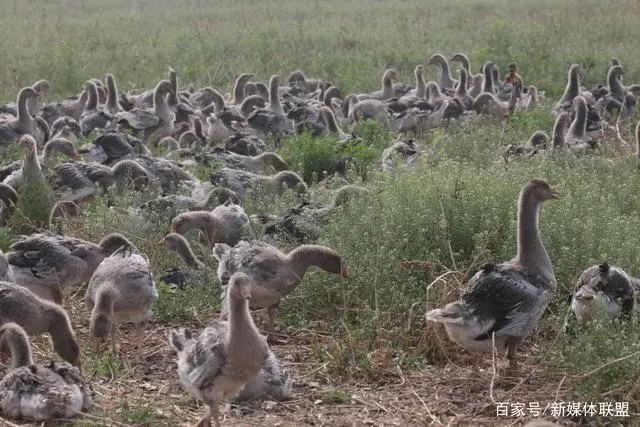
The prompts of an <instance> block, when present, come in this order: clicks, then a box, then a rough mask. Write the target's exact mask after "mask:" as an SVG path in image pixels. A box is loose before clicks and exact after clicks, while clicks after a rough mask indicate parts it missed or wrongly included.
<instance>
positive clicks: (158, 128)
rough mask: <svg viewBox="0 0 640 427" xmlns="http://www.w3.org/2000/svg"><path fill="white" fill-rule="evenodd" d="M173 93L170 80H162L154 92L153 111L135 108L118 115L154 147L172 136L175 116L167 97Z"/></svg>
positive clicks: (117, 115) (119, 118)
mask: <svg viewBox="0 0 640 427" xmlns="http://www.w3.org/2000/svg"><path fill="white" fill-rule="evenodd" d="M172 93H173V86H172V85H171V82H170V81H169V80H160V82H158V84H157V85H156V87H155V89H154V91H153V107H152V109H151V110H147V109H141V108H134V109H132V110H129V111H122V112H120V113H118V114H116V118H117V119H118V120H119V121H120V123H124V122H126V123H127V124H128V125H129V127H131V128H132V129H134V130H137V131H142V132H143V134H144V139H145V140H147V141H148V142H150V143H151V144H152V145H154V144H155V143H157V142H158V141H159V140H160V139H162V138H163V137H165V136H170V135H171V130H172V129H173V121H174V119H175V114H174V113H172V112H171V110H170V109H169V106H168V105H167V100H166V99H165V96H166V95H167V94H172Z"/></svg>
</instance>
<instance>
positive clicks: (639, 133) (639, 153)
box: [635, 121, 640, 160]
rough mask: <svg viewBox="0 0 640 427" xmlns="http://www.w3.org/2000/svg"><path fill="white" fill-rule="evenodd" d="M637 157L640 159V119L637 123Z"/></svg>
mask: <svg viewBox="0 0 640 427" xmlns="http://www.w3.org/2000/svg"><path fill="white" fill-rule="evenodd" d="M635 135H636V159H638V160H640V121H639V122H638V124H637V125H636V131H635Z"/></svg>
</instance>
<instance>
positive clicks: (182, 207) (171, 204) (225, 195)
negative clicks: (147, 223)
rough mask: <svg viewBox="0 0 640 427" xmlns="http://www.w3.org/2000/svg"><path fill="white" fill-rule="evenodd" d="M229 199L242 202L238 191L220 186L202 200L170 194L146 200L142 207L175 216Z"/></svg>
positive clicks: (206, 207)
mask: <svg viewBox="0 0 640 427" xmlns="http://www.w3.org/2000/svg"><path fill="white" fill-rule="evenodd" d="M227 201H228V202H230V203H235V204H240V198H239V197H238V195H237V194H236V193H234V192H233V191H231V190H229V189H228V188H221V187H219V188H214V189H212V190H211V191H210V192H209V194H207V197H206V198H205V199H204V200H202V201H200V200H198V199H196V198H193V197H188V196H180V195H177V194H169V195H167V196H162V197H158V198H157V199H153V200H149V201H148V202H145V203H144V204H143V205H142V209H143V210H144V211H148V212H149V213H153V212H159V213H160V214H161V215H163V216H164V217H169V218H173V217H175V216H176V215H178V214H179V213H182V212H185V211H207V210H209V211H210V210H213V209H214V208H215V207H216V206H219V205H221V204H223V203H225V202H227Z"/></svg>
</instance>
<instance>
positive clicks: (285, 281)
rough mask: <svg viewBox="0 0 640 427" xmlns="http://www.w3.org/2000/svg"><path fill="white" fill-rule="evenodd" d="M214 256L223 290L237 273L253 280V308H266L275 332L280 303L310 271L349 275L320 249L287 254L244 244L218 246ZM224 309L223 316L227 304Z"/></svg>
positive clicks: (311, 247) (335, 257)
mask: <svg viewBox="0 0 640 427" xmlns="http://www.w3.org/2000/svg"><path fill="white" fill-rule="evenodd" d="M213 256H214V257H215V258H216V259H217V260H218V268H217V274H218V279H220V282H221V283H222V286H223V288H226V287H227V285H228V284H229V278H230V277H231V276H232V275H233V274H235V273H237V272H242V273H245V274H247V275H248V276H249V277H250V278H251V280H252V281H251V295H252V296H253V297H252V299H251V305H252V306H258V307H266V308H267V315H268V317H269V323H268V328H269V330H270V331H273V327H274V323H275V312H276V308H277V307H278V305H279V304H280V300H281V299H282V298H284V297H285V296H286V295H288V294H290V293H291V292H293V291H294V290H295V289H296V288H297V287H298V285H299V284H300V282H301V281H302V279H303V278H304V275H305V273H306V272H307V269H308V268H309V267H311V266H317V267H319V268H321V269H323V270H325V271H327V272H329V273H333V274H338V275H340V276H341V277H347V275H348V271H347V269H346V268H345V267H344V266H343V265H342V258H341V257H340V255H339V254H338V253H337V252H336V251H334V250H333V249H330V248H327V247H325V246H319V245H302V246H298V247H297V248H295V249H293V250H292V251H291V252H289V253H288V254H284V253H283V252H281V251H280V250H279V249H278V248H276V247H274V246H271V245H268V244H266V243H263V242H249V241H246V240H241V241H239V242H238V243H237V244H236V245H235V246H233V247H231V246H229V245H227V244H224V243H217V244H216V245H215V246H214V248H213ZM223 299H224V292H223ZM222 307H223V313H224V312H225V307H226V304H225V302H224V301H223V303H222Z"/></svg>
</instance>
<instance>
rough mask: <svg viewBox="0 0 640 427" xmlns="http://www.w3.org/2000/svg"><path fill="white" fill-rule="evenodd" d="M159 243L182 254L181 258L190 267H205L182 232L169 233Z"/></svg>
mask: <svg viewBox="0 0 640 427" xmlns="http://www.w3.org/2000/svg"><path fill="white" fill-rule="evenodd" d="M158 244H159V245H160V246H164V247H166V248H167V249H169V250H170V251H173V252H175V253H177V254H178V255H180V258H182V259H183V260H184V262H185V264H187V265H188V266H189V267H191V268H195V269H204V268H205V265H204V264H203V263H202V262H201V261H200V260H199V259H198V258H197V257H196V255H195V254H194V253H193V250H192V249H191V245H189V242H188V241H187V239H185V238H184V237H183V236H182V235H181V234H178V233H169V234H167V235H166V236H164V237H163V238H162V239H161V240H160V241H159V242H158Z"/></svg>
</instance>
